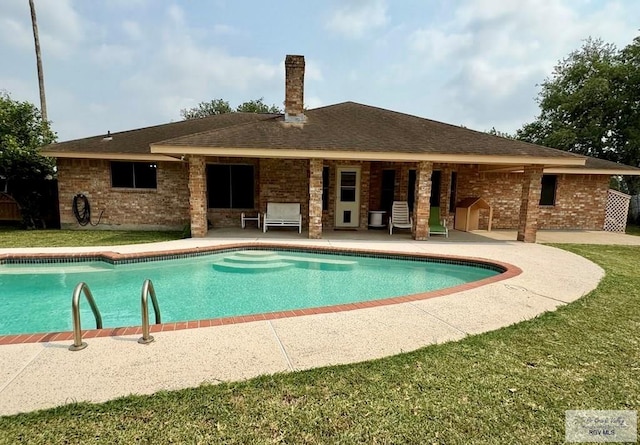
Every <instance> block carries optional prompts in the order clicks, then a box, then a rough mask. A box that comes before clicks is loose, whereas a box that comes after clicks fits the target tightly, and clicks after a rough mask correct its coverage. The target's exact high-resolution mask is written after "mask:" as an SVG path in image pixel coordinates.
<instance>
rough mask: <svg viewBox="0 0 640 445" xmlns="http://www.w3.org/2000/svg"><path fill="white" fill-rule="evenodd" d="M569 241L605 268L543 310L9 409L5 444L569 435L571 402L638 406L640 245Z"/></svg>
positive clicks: (490, 440) (0, 423)
mask: <svg viewBox="0 0 640 445" xmlns="http://www.w3.org/2000/svg"><path fill="white" fill-rule="evenodd" d="M562 247H563V248H565V249H567V250H570V251H572V252H575V253H577V254H580V255H583V256H585V257H587V258H589V259H591V260H593V261H595V262H596V263H598V264H600V265H601V266H602V267H603V268H605V269H606V272H607V274H606V277H605V278H604V280H603V281H602V282H601V284H600V285H599V286H598V288H597V289H596V290H594V291H593V292H592V293H591V294H589V295H588V296H586V297H584V298H582V299H580V300H578V301H576V302H575V303H572V304H570V305H568V306H566V307H563V308H561V309H559V310H558V311H555V312H552V313H548V314H544V315H541V316H539V317H537V318H535V319H533V320H529V321H526V322H523V323H520V324H518V325H514V326H510V327H507V328H504V329H500V330H498V331H494V332H489V333H486V334H482V335H477V336H472V337H468V338H466V339H464V340H462V341H459V342H455V343H447V344H443V345H435V346H429V347H425V348H422V349H419V350H417V351H414V352H410V353H406V354H401V355H397V356H393V357H388V358H384V359H380V360H375V361H369V362H364V363H358V364H354V365H345V366H333V367H325V368H320V369H314V370H310V371H304V372H296V373H288V374H279V375H274V376H265V377H260V378H255V379H251V380H248V381H244V382H239V383H224V384H219V385H203V386H201V387H198V388H194V389H188V390H182V391H176V392H160V393H157V394H155V395H152V396H131V397H125V398H121V399H118V400H114V401H111V402H107V403H104V404H96V405H92V404H87V403H79V404H73V405H67V406H63V407H60V408H56V409H51V410H46V411H39V412H34V413H28V414H21V415H17V416H10V417H2V418H0V443H7V444H9V443H11V444H13V443H19V442H22V441H24V442H28V443H42V444H52V443H89V442H91V443H98V442H99V443H127V444H128V443H203V444H204V443H225V444H234V443H236V444H245V443H251V444H261V443H264V444H271V443H288V444H299V443H312V444H316V443H318V444H319V443H323V444H324V443H353V444H360V443H368V444H369V443H370V444H397V443H416V444H434V443H435V444H469V443H483V444H484V443H486V444H506V443H513V444H516V443H517V444H557V443H563V442H564V422H565V410H569V409H616V410H618V409H619V410H639V409H640V344H639V338H640V337H639V335H638V334H639V333H640V301H639V300H640V275H639V274H638V266H637V264H638V260H639V259H640V249H639V248H638V247H626V246H625V247H618V246H615V247H614V246H583V245H565V246H562ZM74 378H78V376H75V377H74V376H70V384H72V381H73V379H74Z"/></svg>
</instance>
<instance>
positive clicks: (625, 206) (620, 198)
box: [604, 190, 631, 233]
mask: <svg viewBox="0 0 640 445" xmlns="http://www.w3.org/2000/svg"><path fill="white" fill-rule="evenodd" d="M630 199H631V196H629V195H625V194H624V193H620V192H618V191H616V190H609V195H608V196H607V212H606V215H605V218H604V230H606V231H607V232H623V233H624V231H625V230H626V229H627V214H628V212H629V200H630Z"/></svg>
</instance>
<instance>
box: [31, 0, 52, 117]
mask: <svg viewBox="0 0 640 445" xmlns="http://www.w3.org/2000/svg"><path fill="white" fill-rule="evenodd" d="M29 9H31V26H32V27H33V42H34V44H35V47H36V66H37V69H38V88H39V89H40V112H41V113H42V120H43V121H44V122H48V119H47V100H46V98H45V94H44V71H43V69H42V52H41V51H40V37H38V20H37V19H36V7H35V5H34V4H33V0H29Z"/></svg>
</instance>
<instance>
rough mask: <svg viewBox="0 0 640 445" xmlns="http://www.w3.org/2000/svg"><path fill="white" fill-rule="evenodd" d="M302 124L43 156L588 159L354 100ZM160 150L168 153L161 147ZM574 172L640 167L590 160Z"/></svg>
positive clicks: (133, 138)
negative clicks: (205, 153)
mask: <svg viewBox="0 0 640 445" xmlns="http://www.w3.org/2000/svg"><path fill="white" fill-rule="evenodd" d="M305 115H306V117H307V121H306V123H305V124H303V125H292V124H287V123H285V122H284V117H283V115H280V114H255V113H229V114H223V115H216V116H209V117H205V118H201V119H192V120H185V121H179V122H173V123H168V124H163V125H156V126H152V127H145V128H139V129H135V130H130V131H122V132H117V133H112V134H111V139H110V140H105V136H106V135H100V136H93V137H89V138H84V139H76V140H72V141H66V142H60V143H56V144H51V145H48V146H46V147H45V148H44V149H43V154H47V153H55V154H63V155H64V156H68V157H72V156H73V154H74V153H78V155H79V157H82V156H83V155H92V156H96V155H98V156H99V155H102V154H104V155H105V156H106V155H116V156H117V155H119V154H122V155H123V156H125V155H151V154H152V150H151V147H150V145H153V146H155V147H158V148H161V149H167V148H171V147H176V152H179V151H180V148H181V147H201V148H207V147H210V148H225V149H229V150H231V151H232V150H233V149H243V148H246V149H271V150H274V153H276V152H277V150H279V149H294V150H301V151H304V150H331V151H345V152H371V153H408V154H412V153H414V154H445V155H470V156H473V155H493V156H510V157H527V156H531V157H539V158H550V163H552V162H553V161H552V159H553V158H556V159H584V158H585V157H584V156H580V155H577V154H573V153H569V152H566V151H562V150H556V149H553V148H548V147H543V146H540V145H535V144H529V143H526V142H521V141H516V140H512V139H506V138H502V137H498V136H493V135H490V134H487V133H483V132H478V131H474V130H469V129H467V128H463V127H458V126H455V125H450V124H445V123H442V122H437V121H433V120H430V119H424V118H420V117H417V116H411V115H408V114H404V113H398V112H395V111H390V110H385V109H382V108H377V107H372V106H369V105H363V104H358V103H354V102H344V103H340V104H335V105H330V106H326V107H321V108H316V109H313V110H308V111H307V112H306V113H305ZM163 152H165V151H164V150H163ZM575 168H576V169H588V170H603V171H613V170H615V171H629V174H638V172H640V169H638V168H636V167H630V166H627V165H622V164H617V163H614V162H610V161H605V160H601V159H595V158H589V157H586V165H584V166H576V167H575Z"/></svg>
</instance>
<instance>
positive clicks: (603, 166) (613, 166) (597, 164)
mask: <svg viewBox="0 0 640 445" xmlns="http://www.w3.org/2000/svg"><path fill="white" fill-rule="evenodd" d="M584 168H587V169H594V170H629V171H636V172H637V171H638V170H639V169H638V168H637V167H632V166H630V165H625V164H619V163H617V162H611V161H606V160H604V159H598V158H591V157H587V162H586V163H585V166H584Z"/></svg>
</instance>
